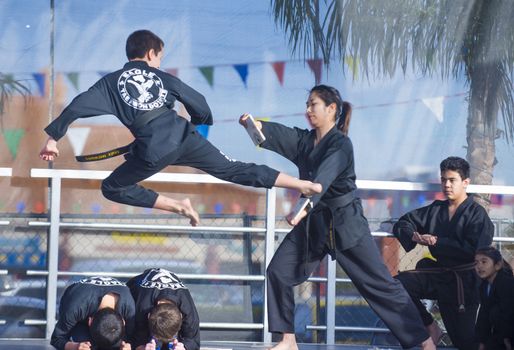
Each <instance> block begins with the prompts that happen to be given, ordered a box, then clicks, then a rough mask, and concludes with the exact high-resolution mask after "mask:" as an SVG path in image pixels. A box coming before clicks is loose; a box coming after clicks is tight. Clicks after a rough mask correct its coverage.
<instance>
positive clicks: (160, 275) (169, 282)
mask: <svg viewBox="0 0 514 350" xmlns="http://www.w3.org/2000/svg"><path fill="white" fill-rule="evenodd" d="M140 285H141V287H143V288H156V289H182V288H183V289H187V287H186V286H184V284H183V283H182V281H181V280H180V279H179V278H178V277H177V276H175V274H173V273H171V272H170V271H168V270H165V269H151V270H150V271H149V272H148V273H147V274H146V276H145V278H144V279H143V281H141V284H140Z"/></svg>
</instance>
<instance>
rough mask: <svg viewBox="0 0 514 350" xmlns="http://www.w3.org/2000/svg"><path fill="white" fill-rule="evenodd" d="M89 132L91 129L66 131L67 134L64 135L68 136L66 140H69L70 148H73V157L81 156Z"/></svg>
mask: <svg viewBox="0 0 514 350" xmlns="http://www.w3.org/2000/svg"><path fill="white" fill-rule="evenodd" d="M90 131H91V128H69V129H68V132H67V133H66V134H67V135H68V139H69V140H70V143H71V148H73V154H74V155H75V156H78V155H80V154H82V151H83V150H84V146H85V145H86V141H87V137H88V136H89V132H90Z"/></svg>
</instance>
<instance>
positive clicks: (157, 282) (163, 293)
mask: <svg viewBox="0 0 514 350" xmlns="http://www.w3.org/2000/svg"><path fill="white" fill-rule="evenodd" d="M127 286H128V287H129V288H130V292H131V293H132V296H133V298H134V300H135V302H136V332H135V333H134V336H133V344H132V345H133V347H134V348H135V347H137V346H140V345H144V344H146V343H148V342H149V341H150V338H151V334H150V331H149V330H148V313H149V312H150V311H151V310H152V308H153V307H154V306H156V305H157V301H159V300H163V299H165V300H170V301H173V302H175V303H176V304H177V306H178V308H179V310H180V312H181V313H182V327H181V329H180V330H179V333H178V340H179V341H180V342H182V343H183V344H184V346H185V348H186V350H198V349H199V348H200V318H199V316H198V312H197V311H196V307H195V304H194V302H193V298H192V297H191V294H190V293H189V289H187V287H186V286H185V285H184V284H183V283H182V281H181V280H180V279H179V278H178V277H177V276H176V275H175V274H174V273H172V272H170V271H168V270H165V269H160V268H155V269H148V270H145V271H144V272H143V273H142V274H140V275H137V276H135V277H133V278H131V279H130V280H129V281H128V282H127Z"/></svg>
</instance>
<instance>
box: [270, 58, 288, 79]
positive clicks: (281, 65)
mask: <svg viewBox="0 0 514 350" xmlns="http://www.w3.org/2000/svg"><path fill="white" fill-rule="evenodd" d="M271 66H272V67H273V70H274V71H275V74H276V75H277V78H278V81H279V82H280V85H284V70H285V68H286V63H285V62H284V61H279V62H272V63H271Z"/></svg>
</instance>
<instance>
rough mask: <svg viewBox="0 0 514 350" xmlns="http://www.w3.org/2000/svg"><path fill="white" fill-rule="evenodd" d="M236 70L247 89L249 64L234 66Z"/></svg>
mask: <svg viewBox="0 0 514 350" xmlns="http://www.w3.org/2000/svg"><path fill="white" fill-rule="evenodd" d="M234 69H235V70H236V71H237V73H238V74H239V76H240V77H241V80H242V81H243V84H244V85H245V87H246V88H247V87H248V86H247V85H246V79H247V78H248V64H234Z"/></svg>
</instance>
